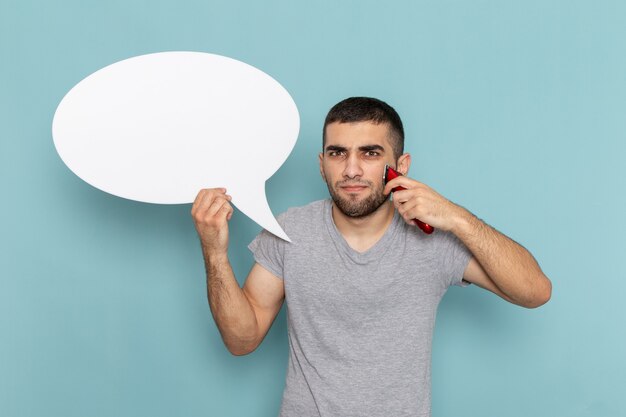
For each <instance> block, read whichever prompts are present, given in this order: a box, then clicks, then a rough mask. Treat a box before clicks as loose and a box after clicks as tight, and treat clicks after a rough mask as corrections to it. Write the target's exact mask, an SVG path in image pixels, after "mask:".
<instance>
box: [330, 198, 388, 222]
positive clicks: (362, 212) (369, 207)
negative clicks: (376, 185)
mask: <svg viewBox="0 0 626 417" xmlns="http://www.w3.org/2000/svg"><path fill="white" fill-rule="evenodd" d="M333 201H334V203H335V206H337V208H338V209H339V211H341V212H342V213H343V214H345V215H346V216H348V217H352V218H354V219H359V218H363V217H367V216H369V215H371V214H373V213H375V212H376V211H377V210H378V209H379V208H380V207H381V206H382V205H383V204H384V203H385V201H387V198H384V199H383V198H382V197H381V198H380V199H377V200H372V199H368V198H359V199H356V198H354V199H350V200H349V201H346V199H342V198H337V196H333Z"/></svg>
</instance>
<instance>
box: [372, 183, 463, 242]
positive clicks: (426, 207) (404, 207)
mask: <svg viewBox="0 0 626 417" xmlns="http://www.w3.org/2000/svg"><path fill="white" fill-rule="evenodd" d="M398 186H401V187H404V188H406V189H405V190H399V191H396V192H394V193H393V205H394V206H395V207H396V210H398V213H399V214H400V215H401V216H402V218H403V219H404V221H405V222H407V223H408V224H411V225H414V224H415V223H414V222H413V219H419V220H421V221H422V222H424V223H426V224H429V225H431V226H433V227H434V228H436V229H437V228H438V229H441V230H446V231H451V230H452V229H453V228H454V227H455V226H456V225H457V224H458V222H459V220H461V219H463V218H466V217H467V216H471V214H470V213H469V212H468V211H467V210H465V209H464V208H463V207H461V206H458V205H456V204H454V203H453V202H451V201H449V200H447V199H446V198H444V197H443V196H442V195H440V194H438V193H437V192H436V191H435V190H433V189H432V188H430V187H429V186H427V185H426V184H422V183H421V182H419V181H415V180H414V179H411V178H408V177H405V176H401V177H397V178H394V179H393V180H391V181H389V182H388V183H387V185H386V186H385V189H384V193H385V194H389V193H390V192H391V190H392V189H393V188H395V187H398Z"/></svg>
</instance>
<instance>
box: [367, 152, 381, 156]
mask: <svg viewBox="0 0 626 417" xmlns="http://www.w3.org/2000/svg"><path fill="white" fill-rule="evenodd" d="M378 155H380V153H378V152H376V151H367V152H365V156H378Z"/></svg>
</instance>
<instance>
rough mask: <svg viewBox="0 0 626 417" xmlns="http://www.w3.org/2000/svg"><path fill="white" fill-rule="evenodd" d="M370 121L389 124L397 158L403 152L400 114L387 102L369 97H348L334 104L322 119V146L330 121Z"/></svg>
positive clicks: (392, 144) (402, 129) (402, 130)
mask: <svg viewBox="0 0 626 417" xmlns="http://www.w3.org/2000/svg"><path fill="white" fill-rule="evenodd" d="M335 122H339V123H353V122H372V123H375V124H381V123H386V124H387V125H388V126H389V132H390V138H389V139H390V141H391V146H392V147H393V153H394V156H395V158H396V159H397V158H398V157H399V156H400V155H402V153H403V152H404V128H403V127H402V120H400V116H399V115H398V113H397V112H396V111H395V110H394V108H393V107H391V106H390V105H389V104H387V103H385V102H384V101H381V100H378V99H375V98H371V97H350V98H347V99H345V100H342V101H340V102H339V103H337V104H335V105H334V106H333V107H332V108H331V109H330V111H329V112H328V115H327V116H326V120H324V130H323V133H322V138H323V142H322V147H323V146H324V145H325V144H326V126H328V125H329V124H331V123H335Z"/></svg>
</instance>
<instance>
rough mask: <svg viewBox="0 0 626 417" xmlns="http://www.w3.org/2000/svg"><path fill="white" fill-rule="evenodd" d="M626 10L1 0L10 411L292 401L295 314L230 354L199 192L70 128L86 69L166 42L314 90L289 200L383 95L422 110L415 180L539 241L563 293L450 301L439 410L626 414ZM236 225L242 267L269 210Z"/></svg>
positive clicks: (168, 409) (256, 408)
mask: <svg viewBox="0 0 626 417" xmlns="http://www.w3.org/2000/svg"><path fill="white" fill-rule="evenodd" d="M625 22H626V3H624V2H621V1H601V2H596V1H584V2H583V1H565V0H562V1H524V2H522V1H472V2H469V1H467V2H465V1H437V2H435V1H432V2H425V1H395V2H394V1H390V2H386V3H385V2H381V1H232V0H231V1H192V0H183V1H177V2H174V1H169V2H167V1H154V0H152V1H148V0H142V1H139V0H136V1H129V0H124V1H119V0H111V1H107V2H96V1H84V0H81V1H78V0H61V1H56V2H44V1H35V0H1V2H0V60H1V61H0V86H1V87H0V141H1V142H0V143H1V148H0V181H1V183H0V187H1V188H0V190H1V192H2V197H1V198H2V200H1V202H2V203H1V204H0V222H1V229H0V230H1V234H2V238H1V240H0V416H7V417H10V416H16V417H17V416H27V417H34V416H64V417H70V416H151V417H158V416H168V417H171V416H275V415H276V414H277V411H278V408H279V404H280V397H281V393H282V388H283V383H284V372H285V367H286V362H287V338H286V327H285V316H284V311H283V312H281V314H280V316H279V318H278V319H277V321H276V323H275V324H274V327H273V328H272V330H271V331H270V333H269V335H268V337H267V339H266V340H265V341H264V343H263V344H262V346H261V347H260V348H259V349H258V351H256V352H254V353H253V354H251V355H249V356H246V357H232V356H230V355H229V354H228V353H227V351H226V349H225V348H224V347H223V345H222V343H221V340H220V337H219V334H218V332H217V330H216V327H215V325H214V323H213V321H212V318H211V316H210V313H209V309H208V306H207V302H206V297H205V283H204V272H203V264H202V259H201V253H200V249H199V244H198V241H197V238H196V235H195V230H194V228H193V224H192V222H191V218H190V216H189V210H190V206H189V205H184V206H157V205H150V204H143V203H137V202H132V201H127V200H123V199H121V198H117V197H113V196H111V195H108V194H105V193H103V192H101V191H98V190H96V189H94V188H92V187H91V186H89V185H87V184H86V183H84V182H83V181H81V180H80V179H79V178H77V177H76V176H74V174H72V173H71V172H70V171H69V169H67V168H66V167H65V166H64V165H63V163H62V161H61V160H60V159H59V157H58V156H57V154H56V152H55V149H54V146H53V143H52V138H51V133H50V130H51V122H52V117H53V114H54V110H55V108H56V106H57V104H58V103H59V101H60V100H61V98H62V97H63V95H64V94H65V93H66V92H67V91H68V90H69V89H70V88H71V87H72V86H73V85H74V84H76V83H77V82H79V81H80V80H81V79H83V78H84V77H85V76H87V75H89V74H90V73H92V72H94V71H95V70H97V69H99V68H101V67H104V66H106V65H108V64H111V63H113V62H116V61H119V60H121V59H124V58H128V57H131V56H135V55H141V54H145V53H151V52H157V51H167V50H194V51H205V52H212V53H218V54H222V55H226V56H230V57H233V58H236V59H239V60H242V61H244V62H247V63H249V64H251V65H254V66H256V67H258V68H260V69H262V70H263V71H265V72H267V73H269V74H270V75H272V76H273V77H274V78H276V79H277V80H278V81H279V82H281V83H282V84H283V85H284V86H285V87H286V88H287V89H288V90H289V91H290V93H291V94H292V96H293V98H294V100H295V101H296V103H297V104H298V107H299V110H300V113H301V122H302V127H301V132H300V137H299V141H298V143H297V145H296V147H295V148H294V150H293V153H292V154H291V156H290V158H289V159H288V160H287V162H286V163H285V165H284V166H283V167H282V168H281V169H280V170H279V171H278V172H277V174H276V175H275V176H274V177H273V178H272V179H271V180H270V181H269V182H268V184H267V190H268V198H269V201H270V204H271V206H272V209H273V211H274V212H275V213H279V212H282V211H283V210H285V209H286V208H287V207H290V206H294V205H303V204H306V203H307V202H309V201H312V200H315V199H319V198H324V197H325V196H326V195H327V191H326V189H325V186H324V184H323V183H322V181H321V179H320V178H319V174H318V168H317V159H316V153H317V152H318V151H319V149H320V146H321V144H320V132H321V124H322V120H323V117H324V115H325V113H326V112H327V110H328V108H329V107H330V106H331V105H332V104H334V103H335V102H337V101H339V100H340V99H342V98H345V97H347V96H352V95H369V96H375V97H379V98H382V99H384V100H386V101H388V102H389V103H390V104H392V105H393V106H395V107H396V109H397V110H398V111H399V113H400V114H401V116H402V117H403V119H404V122H405V126H406V131H407V135H408V144H407V150H408V151H409V152H411V153H412V154H413V161H414V165H413V167H412V170H411V174H412V176H413V177H415V178H417V179H420V180H422V181H424V182H426V183H428V184H429V185H431V186H432V187H434V188H435V189H437V190H438V191H439V192H441V193H442V194H444V195H445V196H447V197H448V198H450V199H452V200H453V201H456V202H458V203H460V204H462V205H464V206H466V207H467V208H469V209H470V210H472V211H473V212H475V213H476V214H477V215H479V216H480V217H482V218H483V219H485V220H486V221H487V222H489V223H490V224H492V225H493V226H495V227H496V228H498V229H500V230H502V231H503V232H505V233H507V234H509V235H510V236H511V237H513V238H514V239H516V240H518V241H519V242H521V243H522V244H524V245H525V246H526V247H528V248H530V249H531V251H532V252H533V254H534V255H535V256H536V258H537V259H538V261H539V262H540V264H541V265H542V267H543V269H544V271H545V272H546V274H547V275H548V276H549V277H550V278H551V279H552V281H553V285H554V291H553V298H552V300H551V301H550V303H549V304H547V305H546V306H544V307H542V308H540V309H537V310H526V309H522V308H519V307H516V306H513V305H510V304H507V303H506V302H504V301H502V300H500V299H498V298H497V297H496V296H494V295H492V294H489V293H487V292H485V291H483V290H480V289H478V288H472V287H470V288H468V289H460V288H454V289H452V290H451V291H450V292H449V293H448V294H447V295H446V297H445V298H444V300H443V302H442V304H441V306H440V309H439V316H438V323H437V329H436V334H435V340H434V356H433V416H434V417H444V416H480V417H484V416H487V417H488V416H510V417H518V416H519V417H528V416H551V417H552V416H555V417H559V416H567V417H576V416H589V417H601V416H624V415H626V405H625V403H624V401H623V400H622V401H620V400H619V398H623V397H622V396H623V394H624V392H625V391H626V360H624V357H625V355H624V354H625V352H626V332H625V331H624V322H625V321H626V309H625V308H624V306H623V302H624V297H625V295H626V292H625V290H626V281H625V278H626V274H625V273H624V266H623V261H624V256H625V255H626V250H625V249H626V245H625V244H624V242H623V236H624V233H625V232H626V222H624V220H623V218H624V213H626V208H625V205H626V204H625V203H626V197H625V192H624V190H625V188H626V187H625V186H626V180H625V179H626V169H625V168H624V162H623V161H624V154H625V151H626V145H625V144H624V140H625V139H626V133H625V132H626V42H625V39H626V24H625ZM234 169H236V167H234ZM231 230H232V234H231V251H230V254H231V260H232V263H233V267H234V269H235V272H236V274H237V275H238V277H239V279H240V281H241V280H242V279H243V278H244V277H245V275H246V274H247V272H248V269H249V267H250V266H251V264H252V259H251V256H250V254H249V252H248V250H247V249H246V246H247V244H248V242H249V241H250V240H251V239H252V238H253V236H254V235H255V234H256V233H257V232H258V231H259V227H258V226H257V225H256V224H254V223H252V222H251V221H250V220H249V219H247V218H245V217H244V216H243V215H241V214H239V213H238V214H236V215H235V216H234V218H233V220H232V222H231Z"/></svg>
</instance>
